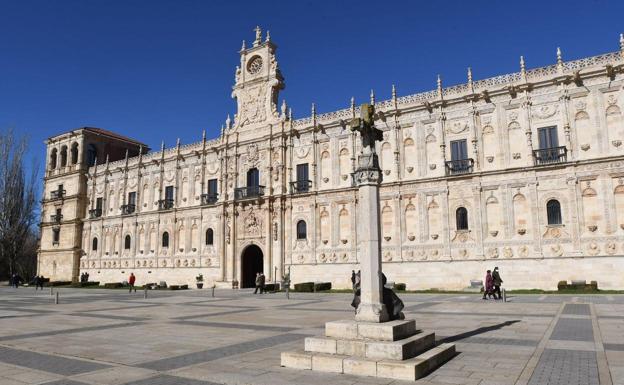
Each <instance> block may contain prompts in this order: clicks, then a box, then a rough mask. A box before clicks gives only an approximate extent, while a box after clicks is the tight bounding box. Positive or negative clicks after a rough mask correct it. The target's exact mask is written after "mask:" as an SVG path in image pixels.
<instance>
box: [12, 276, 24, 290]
mask: <svg viewBox="0 0 624 385" xmlns="http://www.w3.org/2000/svg"><path fill="white" fill-rule="evenodd" d="M20 283H22V277H20V276H19V274H14V275H13V285H14V286H15V288H16V289H17V288H19V285H20Z"/></svg>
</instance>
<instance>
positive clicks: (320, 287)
mask: <svg viewBox="0 0 624 385" xmlns="http://www.w3.org/2000/svg"><path fill="white" fill-rule="evenodd" d="M326 290H331V282H318V283H315V284H314V291H326Z"/></svg>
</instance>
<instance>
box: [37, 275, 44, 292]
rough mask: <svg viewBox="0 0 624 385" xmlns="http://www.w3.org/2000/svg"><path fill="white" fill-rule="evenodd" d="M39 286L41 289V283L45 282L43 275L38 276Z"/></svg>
mask: <svg viewBox="0 0 624 385" xmlns="http://www.w3.org/2000/svg"><path fill="white" fill-rule="evenodd" d="M38 282H39V287H40V288H41V290H43V283H44V282H45V279H44V278H43V275H40V276H39V280H38Z"/></svg>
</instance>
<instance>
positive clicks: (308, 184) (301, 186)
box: [290, 180, 312, 194]
mask: <svg viewBox="0 0 624 385" xmlns="http://www.w3.org/2000/svg"><path fill="white" fill-rule="evenodd" d="M311 188H312V181H311V180H298V181H295V182H290V192H291V194H301V193H307V192H308V191H310V189H311Z"/></svg>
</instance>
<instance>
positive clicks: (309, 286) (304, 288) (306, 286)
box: [295, 282, 314, 293]
mask: <svg viewBox="0 0 624 385" xmlns="http://www.w3.org/2000/svg"><path fill="white" fill-rule="evenodd" d="M295 291H300V292H303V293H311V292H313V291H314V282H302V283H295Z"/></svg>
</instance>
